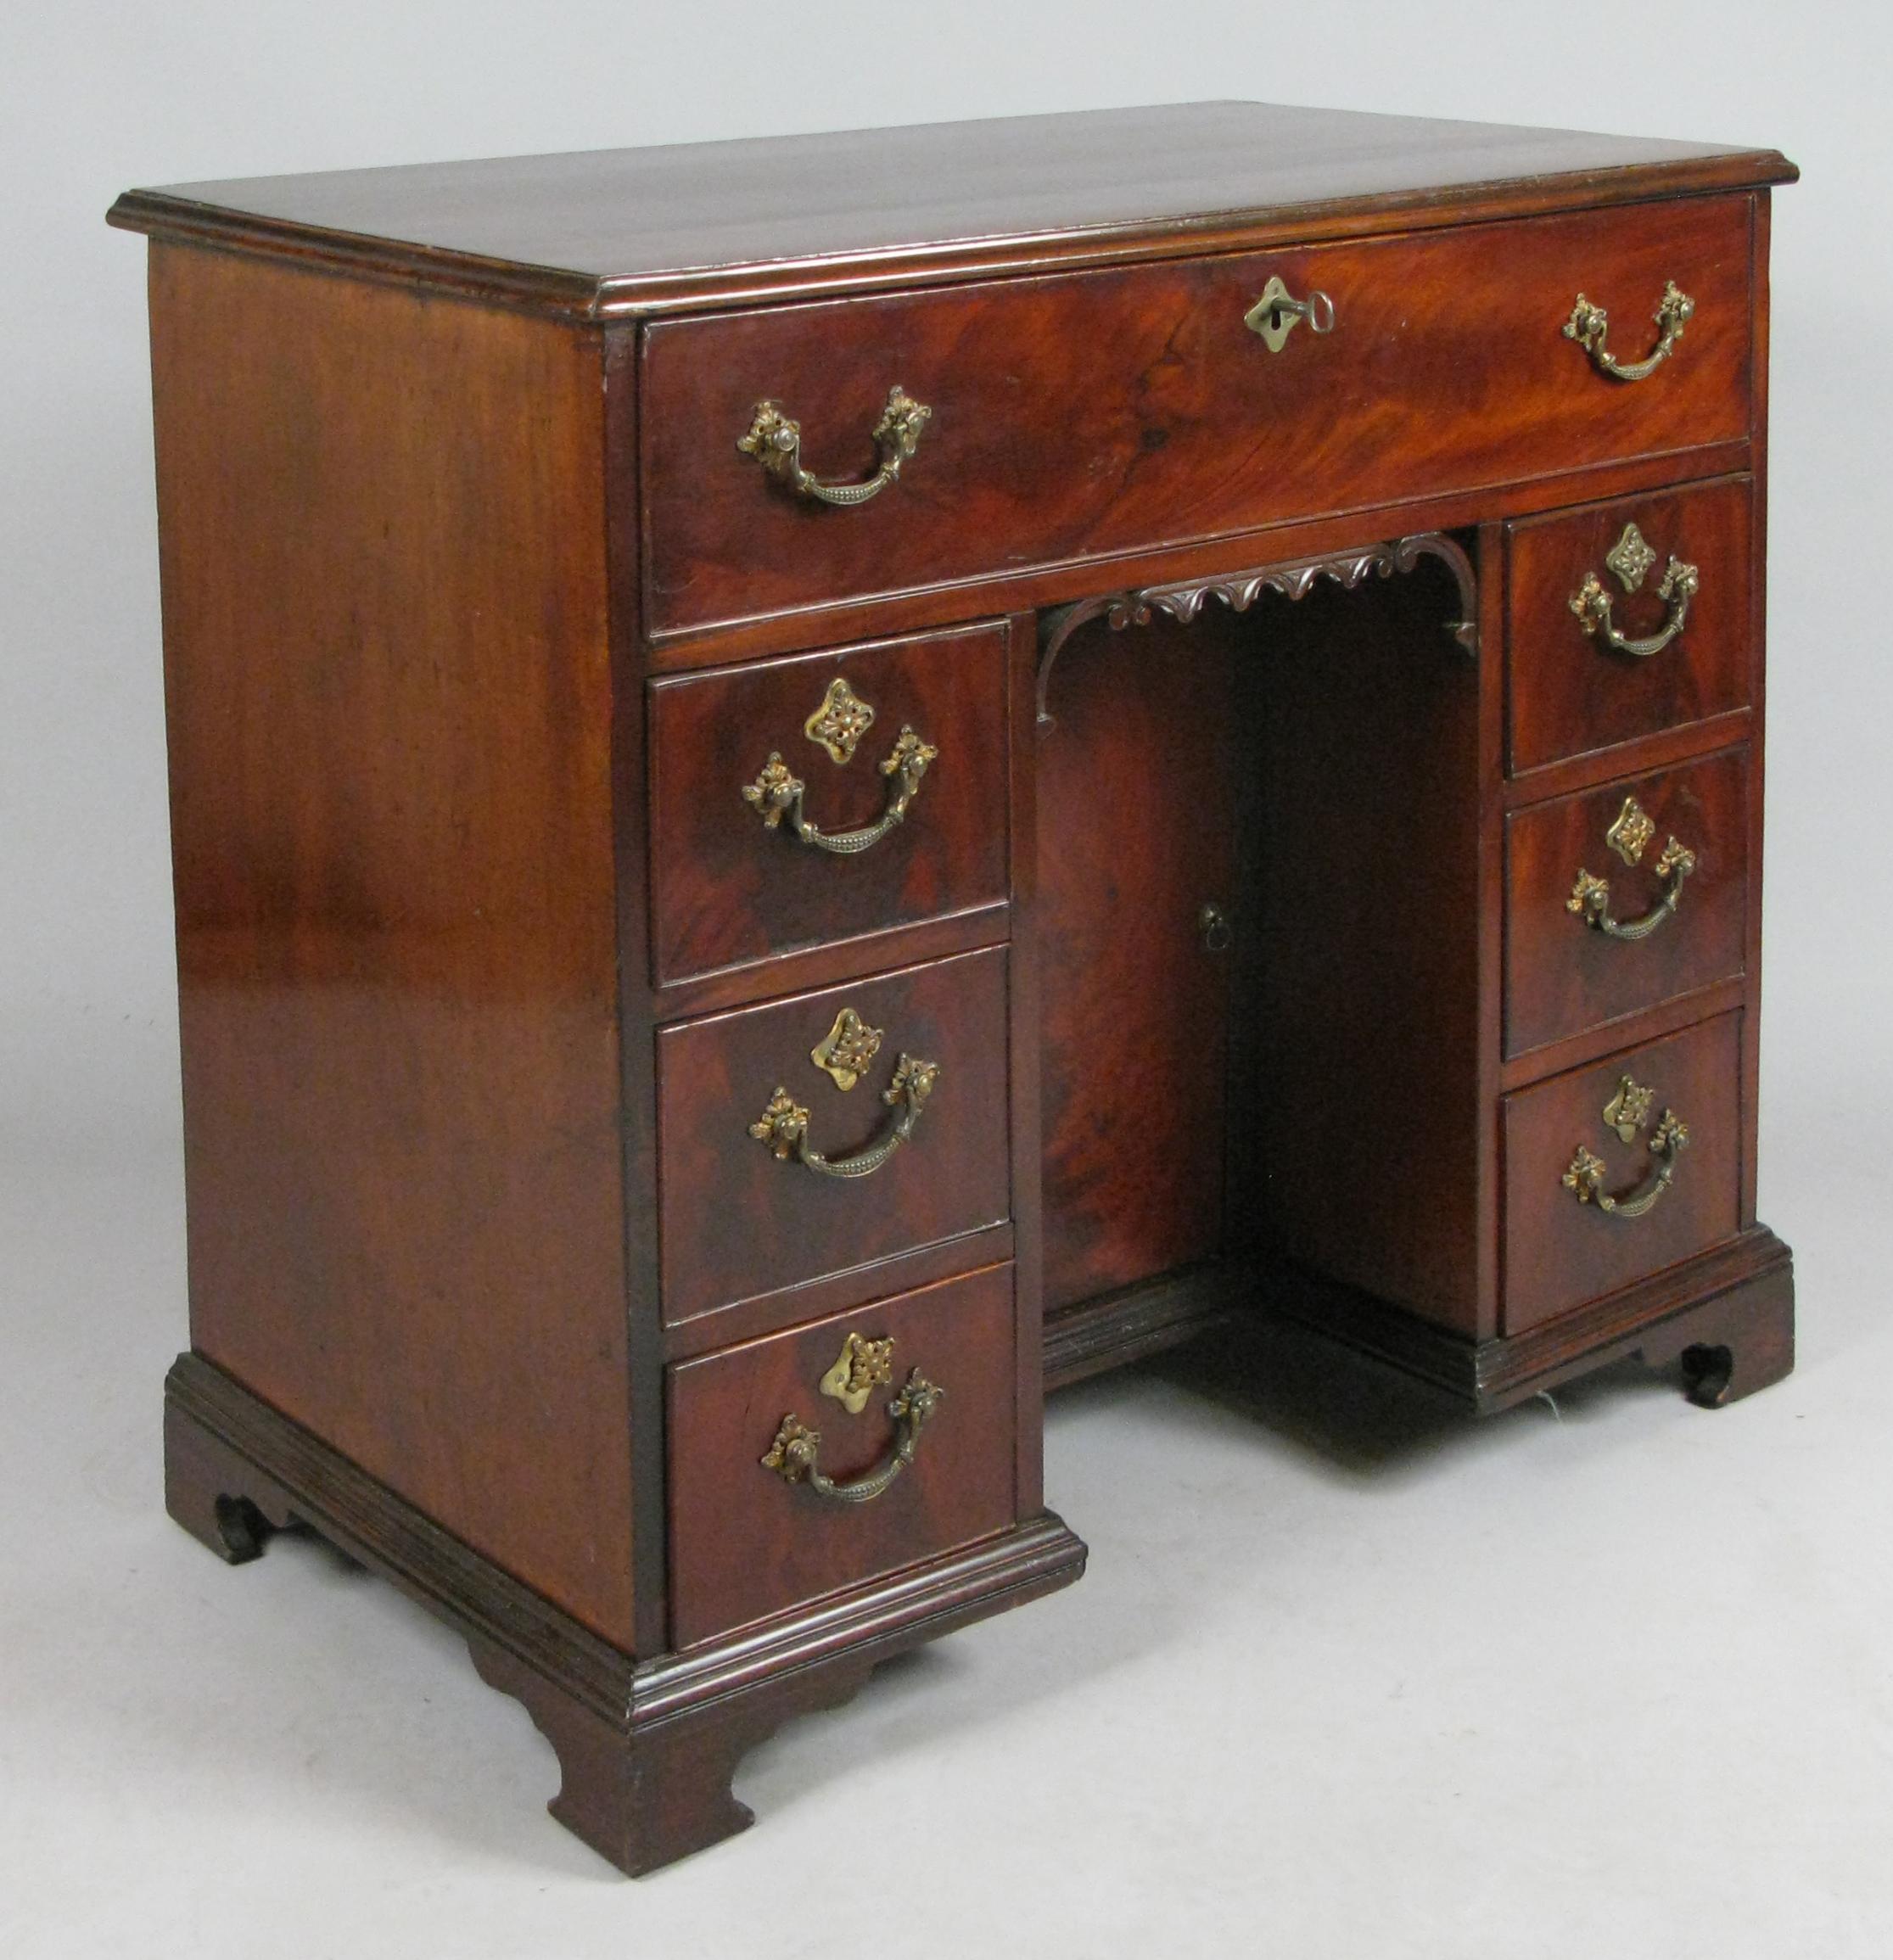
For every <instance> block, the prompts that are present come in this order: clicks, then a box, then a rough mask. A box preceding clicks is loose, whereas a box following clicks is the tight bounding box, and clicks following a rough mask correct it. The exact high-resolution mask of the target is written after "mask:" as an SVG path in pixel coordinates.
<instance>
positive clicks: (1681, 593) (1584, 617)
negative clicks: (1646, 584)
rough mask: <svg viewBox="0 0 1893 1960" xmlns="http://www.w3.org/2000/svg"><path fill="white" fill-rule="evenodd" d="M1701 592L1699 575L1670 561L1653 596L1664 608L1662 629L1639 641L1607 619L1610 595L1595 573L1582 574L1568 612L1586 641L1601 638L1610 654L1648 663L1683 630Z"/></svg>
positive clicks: (1686, 566) (1689, 567)
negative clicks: (1693, 604) (1622, 654)
mask: <svg viewBox="0 0 1893 1960" xmlns="http://www.w3.org/2000/svg"><path fill="white" fill-rule="evenodd" d="M1620 543H1621V540H1620ZM1639 583H1640V581H1639ZM1701 589H1702V574H1700V572H1698V571H1697V569H1696V568H1695V567H1694V565H1686V564H1684V563H1683V561H1682V559H1681V558H1677V557H1672V558H1671V560H1670V562H1669V563H1668V564H1667V565H1666V566H1665V567H1664V568H1663V582H1662V584H1661V585H1659V586H1658V587H1657V588H1656V596H1657V597H1658V598H1659V599H1661V600H1662V601H1663V602H1664V603H1665V606H1666V611H1665V613H1664V615H1663V624H1662V626H1661V629H1660V630H1658V631H1656V632H1655V633H1652V634H1650V635H1649V636H1648V637H1647V638H1646V639H1641V640H1636V639H1632V638H1631V637H1630V636H1629V635H1627V634H1626V633H1623V632H1621V631H1619V630H1618V628H1617V625H1616V622H1615V621H1614V620H1613V619H1611V617H1610V594H1609V593H1608V592H1606V591H1605V589H1604V581H1603V580H1601V579H1600V578H1599V577H1598V575H1597V574H1596V573H1595V572H1587V573H1586V574H1584V582H1583V584H1582V585H1580V586H1579V587H1578V588H1577V591H1575V592H1573V593H1572V594H1571V611H1572V612H1573V613H1576V614H1577V623H1578V624H1579V625H1580V626H1582V628H1583V629H1584V636H1585V637H1586V638H1587V639H1590V640H1595V639H1598V638H1600V637H1601V638H1602V640H1603V641H1604V644H1605V646H1606V647H1609V648H1610V650H1611V652H1614V653H1629V654H1633V655H1634V656H1635V657H1636V658H1638V659H1639V660H1647V659H1648V658H1649V657H1650V655H1651V654H1652V653H1661V652H1662V651H1663V649H1664V648H1665V647H1667V646H1668V645H1669V643H1670V641H1672V640H1673V639H1675V637H1676V636H1677V634H1678V633H1680V632H1681V631H1682V630H1683V627H1684V626H1685V625H1686V624H1688V622H1689V602H1690V600H1692V599H1693V598H1694V597H1695V596H1696V594H1697V593H1698V592H1699V591H1700V590H1701Z"/></svg>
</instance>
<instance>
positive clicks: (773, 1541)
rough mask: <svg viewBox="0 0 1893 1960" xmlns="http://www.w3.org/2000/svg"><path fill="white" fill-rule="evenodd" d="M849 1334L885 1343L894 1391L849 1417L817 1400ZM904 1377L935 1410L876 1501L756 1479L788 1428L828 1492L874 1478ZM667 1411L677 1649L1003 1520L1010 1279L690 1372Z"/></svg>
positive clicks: (1006, 1516)
mask: <svg viewBox="0 0 1893 1960" xmlns="http://www.w3.org/2000/svg"><path fill="white" fill-rule="evenodd" d="M850 1333H856V1334H860V1335H862V1336H865V1338H868V1339H871V1340H876V1341H881V1340H888V1339H891V1340H892V1341H893V1344H894V1345H893V1369H894V1379H893V1384H892V1385H890V1386H882V1387H880V1388H877V1389H876V1391H875V1392H874V1393H873V1394H872V1396H871V1397H870V1398H869V1402H868V1405H867V1407H866V1408H865V1409H864V1410H863V1411H862V1412H861V1414H859V1415H850V1414H848V1411H847V1410H846V1409H845V1408H843V1406H842V1405H841V1403H838V1402H836V1401H833V1400H832V1399H830V1398H829V1397H826V1396H825V1395H823V1394H821V1393H820V1390H819V1386H818V1385H819V1383H820V1380H821V1377H822V1375H824V1374H825V1373H826V1371H827V1369H829V1368H830V1367H831V1366H832V1364H833V1363H834V1361H835V1359H836V1357H837V1355H838V1354H839V1353H840V1352H841V1351H842V1347H843V1342H844V1341H845V1339H846V1337H847V1336H848V1334H850ZM916 1368H917V1369H920V1371H921V1373H922V1374H923V1375H925V1376H926V1378H927V1380H929V1381H930V1382H932V1384H933V1385H934V1386H936V1387H938V1388H940V1389H943V1390H944V1391H945V1396H944V1400H943V1401H942V1402H941V1403H940V1405H939V1408H938V1413H937V1414H935V1415H934V1416H933V1417H932V1420H930V1421H929V1422H928V1423H927V1425H926V1427H925V1428H924V1429H923V1430H922V1431H921V1433H920V1436H919V1437H918V1438H917V1439H916V1447H915V1453H914V1460H913V1462H912V1464H910V1466H909V1468H908V1469H906V1470H904V1471H903V1472H902V1473H901V1475H900V1476H898V1477H897V1478H896V1479H895V1480H894V1481H893V1483H892V1484H891V1485H890V1486H889V1487H888V1488H887V1490H886V1491H884V1492H882V1494H881V1495H880V1496H879V1497H877V1498H871V1499H870V1500H869V1501H867V1502H866V1503H863V1504H843V1503H839V1502H837V1501H835V1500H834V1499H832V1498H822V1497H821V1496H820V1495H818V1494H817V1493H816V1492H814V1491H812V1490H810V1489H809V1487H807V1485H805V1484H804V1485H798V1486H791V1485H790V1484H787V1483H786V1482H785V1481H783V1480H782V1478H781V1476H778V1475H777V1474H776V1471H774V1470H768V1469H765V1468H764V1466H763V1464H762V1463H761V1461H760V1459H761V1458H762V1457H763V1455H764V1453H766V1452H767V1451H768V1449H769V1448H770V1444H771V1443H772V1442H774V1440H775V1436H776V1428H777V1425H779V1424H780V1423H781V1420H782V1419H783V1417H784V1416H787V1415H794V1416H797V1417H798V1418H799V1419H800V1420H802V1421H803V1422H804V1423H805V1424H806V1425H808V1426H809V1428H811V1429H814V1430H816V1431H819V1432H820V1436H821V1450H820V1466H821V1468H822V1470H824V1471H826V1473H827V1474H828V1475H829V1476H832V1477H834V1478H836V1479H837V1481H848V1480H854V1479H857V1478H860V1477H861V1476H865V1475H866V1474H867V1473H869V1472H871V1471H872V1470H876V1468H878V1467H879V1466H880V1465H882V1464H884V1463H885V1462H886V1461H887V1460H888V1458H889V1457H890V1456H891V1455H892V1453H893V1447H894V1444H895V1442H896V1441H897V1439H898V1435H899V1432H898V1431H897V1429H896V1427H895V1425H894V1424H893V1422H891V1421H890V1420H888V1413H887V1411H888V1403H889V1401H890V1400H891V1399H892V1398H893V1396H894V1394H895V1393H896V1392H897V1391H898V1389H899V1386H900V1385H901V1384H902V1383H903V1382H904V1381H905V1380H907V1377H908V1375H909V1372H910V1370H911V1369H916ZM669 1399H670V1435H671V1442H670V1533H671V1536H670V1564H671V1641H672V1644H673V1645H674V1646H675V1647H679V1648H685V1647H689V1646H691V1645H692V1644H695V1643H696V1642H697V1641H699V1640H703V1639H707V1638H709V1637H710V1636H711V1635H713V1634H716V1633H720V1632H726V1631H727V1630H729V1629H730V1628H731V1627H740V1626H742V1625H745V1624H747V1623H748V1621H753V1620H759V1619H761V1618H763V1617H764V1616H766V1615H768V1614H770V1613H774V1612H778V1611H780V1610H782V1609H783V1608H785V1607H788V1606H792V1605H797V1604H801V1603H803V1602H804V1601H806V1600H812V1599H820V1597H821V1596H822V1595H824V1594H825V1593H832V1592H837V1591H839V1590H840V1589H842V1588H844V1587H848V1586H853V1585H858V1584H860V1582H862V1581H863V1580H865V1579H871V1578H874V1577H876V1576H878V1575H879V1574H881V1573H883V1572H890V1571H896V1570H898V1569H899V1567H901V1566H903V1565H912V1564H914V1563H916V1561H918V1560H921V1559H926V1558H930V1557H932V1556H934V1555H935V1554H938V1553H941V1552H944V1551H948V1550H950V1549H951V1548H953V1547H955V1546H956V1545H960V1544H964V1543H969V1542H971V1541H972V1540H973V1539H975V1538H980V1537H986V1536H987V1535H988V1534H989V1533H990V1532H998V1531H1002V1530H1004V1529H1005V1526H1008V1525H1010V1524H1011V1522H1012V1521H1013V1518H1014V1516H1015V1506H1014V1501H1013V1477H1012V1453H1013V1435H1014V1424H1015V1420H1016V1414H1017V1412H1016V1409H1015V1406H1014V1405H1015V1403H1016V1400H1017V1396H1016V1392H1015V1375H1014V1371H1013V1358H1012V1268H1011V1267H1010V1266H994V1267H989V1268H986V1269H985V1270H984V1271H983V1272H979V1273H974V1274H970V1275H968V1276H967V1277H966V1278H964V1279H959V1280H947V1281H945V1282H944V1283H943V1284H942V1285H936V1286H929V1287H927V1288H926V1289H925V1290H924V1291H921V1292H918V1293H904V1294H900V1295H899V1296H896V1297H894V1298H893V1299H891V1300H883V1301H882V1302H879V1303H878V1304H877V1305H876V1306H874V1307H871V1308H859V1309H857V1310H856V1311H854V1313H845V1314H837V1315H836V1316H835V1317H834V1318H833V1319H827V1320H818V1321H816V1322H815V1324H813V1325H811V1326H806V1327H801V1328H798V1329H796V1330H793V1331H792V1332H790V1333H786V1334H779V1335H776V1336H772V1337H771V1338H770V1339H768V1340H764V1341H751V1342H749V1343H748V1344H747V1345H745V1346H743V1347H733V1348H726V1349H725V1350H724V1351H723V1352H721V1353H720V1354H714V1355H708V1356H706V1357H705V1358H703V1359H702V1360H699V1361H692V1362H686V1364H683V1365H682V1366H681V1367H679V1368H675V1369H672V1370H671V1374H670V1389H669Z"/></svg>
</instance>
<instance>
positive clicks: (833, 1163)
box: [749, 1055, 940, 1178]
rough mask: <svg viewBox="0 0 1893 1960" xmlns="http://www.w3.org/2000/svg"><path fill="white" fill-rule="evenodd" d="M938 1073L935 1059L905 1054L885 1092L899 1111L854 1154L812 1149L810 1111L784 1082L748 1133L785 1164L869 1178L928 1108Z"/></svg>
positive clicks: (883, 1097) (825, 1173) (884, 1098)
mask: <svg viewBox="0 0 1893 1960" xmlns="http://www.w3.org/2000/svg"><path fill="white" fill-rule="evenodd" d="M817 1066H818V1067H820V1066H821V1065H820V1063H818V1064H817ZM939 1073H940V1065H939V1064H938V1062H937V1061H921V1060H920V1059H919V1058H918V1057H917V1056H911V1055H903V1056H901V1058H900V1062H899V1067H896V1068H895V1070H894V1078H893V1081H892V1082H891V1083H889V1084H888V1086H887V1088H886V1089H882V1092H881V1100H882V1101H883V1102H884V1103H886V1104H888V1106H889V1107H890V1108H898V1109H899V1112H900V1113H899V1116H897V1117H895V1118H894V1121H893V1124H892V1126H891V1127H890V1128H888V1133H887V1134H886V1135H885V1136H883V1137H882V1139H881V1140H880V1141H879V1142H878V1143H872V1144H870V1145H868V1147H867V1148H866V1149H865V1150H863V1151H857V1152H856V1153H855V1154H854V1156H851V1157H830V1156H823V1155H822V1153H821V1152H820V1151H818V1150H816V1149H815V1148H813V1146H812V1145H810V1144H809V1112H808V1111H807V1110H806V1109H804V1107H803V1106H802V1105H801V1104H800V1103H798V1101H796V1100H795V1099H794V1097H792V1095H790V1094H789V1092H788V1090H787V1089H784V1088H782V1087H781V1085H780V1084H778V1085H777V1088H776V1093H775V1095H772V1096H771V1097H770V1099H769V1106H768V1107H767V1108H766V1109H765V1110H764V1112H763V1113H762V1115H761V1116H760V1117H758V1118H757V1120H756V1121H755V1122H754V1123H751V1124H750V1126H749V1134H750V1135H751V1136H753V1137H754V1138H755V1139H756V1140H757V1142H759V1143H763V1144H767V1145H769V1147H770V1150H772V1151H774V1152H775V1153H776V1156H778V1157H779V1158H781V1160H782V1162H785V1163H786V1162H787V1161H788V1160H789V1158H791V1157H794V1158H795V1159H796V1160H797V1161H798V1162H800V1163H804V1164H806V1165H807V1166H808V1167H809V1169H810V1170H812V1171H819V1172H820V1173H821V1174H822V1176H823V1177H825V1178H865V1177H869V1176H871V1175H872V1174H873V1173H874V1172H876V1171H877V1170H879V1169H880V1168H881V1167H882V1164H884V1163H886V1162H887V1161H888V1158H889V1157H891V1156H893V1154H894V1152H895V1151H897V1150H899V1148H900V1146H901V1145H903V1144H904V1143H905V1142H906V1141H907V1140H908V1138H909V1137H910V1136H911V1135H912V1134H914V1126H915V1124H916V1123H918V1122H919V1121H920V1119H921V1111H922V1110H923V1109H925V1108H926V1107H927V1097H928V1096H930V1095H932V1093H933V1084H934V1083H935V1081H936V1080H937V1079H938V1076H939Z"/></svg>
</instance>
